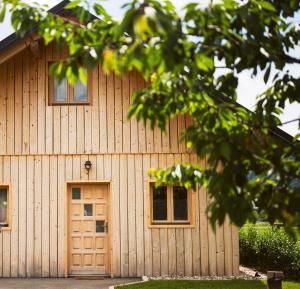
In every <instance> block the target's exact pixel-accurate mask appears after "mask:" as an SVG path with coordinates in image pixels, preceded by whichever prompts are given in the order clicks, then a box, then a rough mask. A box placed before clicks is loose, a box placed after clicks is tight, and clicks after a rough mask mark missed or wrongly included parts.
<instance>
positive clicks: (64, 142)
mask: <svg viewBox="0 0 300 289" xmlns="http://www.w3.org/2000/svg"><path fill="white" fill-rule="evenodd" d="M53 57H55V58H59V57H61V56H60V55H58V54H57V53H56V52H55V51H53V50H52V47H47V48H44V49H43V51H42V57H41V58H40V59H35V58H34V57H33V56H32V55H31V54H30V52H29V50H24V51H22V52H21V53H19V54H18V55H17V56H15V57H14V58H12V59H11V60H9V61H7V62H6V63H4V64H2V65H0V183H4V184H11V188H12V191H11V194H12V210H11V230H5V231H3V232H2V233H0V277H32V276H35V277H62V276H64V256H65V251H64V235H65V232H66V229H67V228H65V226H64V224H65V222H64V217H65V214H64V202H65V185H66V182H67V181H74V180H75V181H80V180H86V181H96V180H98V181H99V180H111V183H112V196H111V200H112V226H113V232H112V236H111V240H112V270H113V272H112V273H113V275H114V276H124V277H127V276H142V275H186V276H194V275H197V276H199V275H233V274H235V275H236V274H238V265H239V251H238V230H237V228H235V227H233V226H232V225H231V224H230V223H229V220H226V222H225V224H224V225H223V226H222V227H219V228H218V229H217V231H216V234H215V233H214V232H213V231H212V230H211V228H210V226H209V224H208V221H207V217H206V214H205V209H206V206H207V203H208V202H209V200H208V197H207V192H206V190H205V189H203V188H199V190H198V191H197V192H195V198H194V200H195V202H194V203H193V208H194V215H195V216H194V217H195V226H194V227H192V228H149V227H148V222H149V220H148V201H149V191H148V190H149V183H148V181H149V176H148V174H147V172H148V170H149V168H151V167H154V168H158V167H167V166H170V165H173V164H174V163H180V162H186V161H191V162H193V163H197V162H198V161H199V160H197V156H196V155H195V154H193V153H191V152H190V151H188V150H187V149H186V145H185V143H184V141H180V139H181V135H180V132H181V130H182V129H184V128H185V126H186V124H188V123H189V121H190V120H189V119H187V118H186V117H185V116H178V117H176V118H174V119H171V120H170V121H169V123H168V132H167V134H162V133H161V131H160V130H159V129H158V128H155V129H154V130H153V131H152V130H151V129H150V128H149V127H144V125H143V124H142V123H137V121H136V120H135V119H132V120H127V111H128V107H129V105H130V101H131V100H132V94H133V93H134V91H136V90H137V89H140V88H142V87H144V86H145V81H144V80H143V79H142V78H141V77H140V76H139V75H138V74H137V73H136V72H132V73H130V74H129V75H127V76H126V77H123V78H120V77H117V76H115V75H114V74H111V75H105V74H104V73H103V71H102V70H101V69H95V70H94V71H93V72H92V86H91V94H92V105H91V106H49V105H48V75H47V73H48V72H47V70H48V63H47V61H49V60H51V59H53ZM86 160H90V161H91V162H92V169H91V171H90V173H89V175H87V174H86V171H85V169H84V166H83V164H84V162H85V161H86ZM202 164H203V165H205V161H202Z"/></svg>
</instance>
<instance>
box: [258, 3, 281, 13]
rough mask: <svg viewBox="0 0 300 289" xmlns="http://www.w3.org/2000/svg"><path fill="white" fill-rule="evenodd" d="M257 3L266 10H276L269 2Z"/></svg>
mask: <svg viewBox="0 0 300 289" xmlns="http://www.w3.org/2000/svg"><path fill="white" fill-rule="evenodd" d="M258 5H259V6H260V7H261V8H263V9H265V10H268V11H272V12H276V11H277V10H276V8H275V7H274V6H273V4H271V2H268V1H261V2H258Z"/></svg>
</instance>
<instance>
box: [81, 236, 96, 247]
mask: <svg viewBox="0 0 300 289" xmlns="http://www.w3.org/2000/svg"><path fill="white" fill-rule="evenodd" d="M83 240H84V241H83V243H84V246H83V248H84V249H94V246H93V243H94V242H93V241H94V237H84V238H83Z"/></svg>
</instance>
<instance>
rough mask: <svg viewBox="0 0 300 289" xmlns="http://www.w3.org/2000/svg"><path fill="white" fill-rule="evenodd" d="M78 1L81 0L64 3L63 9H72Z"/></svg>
mask: <svg viewBox="0 0 300 289" xmlns="http://www.w3.org/2000/svg"><path fill="white" fill-rule="evenodd" d="M80 3H81V0H74V1H72V2H70V3H69V4H68V5H66V6H65V7H64V8H65V9H74V8H75V7H77V6H78V5H79V4H80Z"/></svg>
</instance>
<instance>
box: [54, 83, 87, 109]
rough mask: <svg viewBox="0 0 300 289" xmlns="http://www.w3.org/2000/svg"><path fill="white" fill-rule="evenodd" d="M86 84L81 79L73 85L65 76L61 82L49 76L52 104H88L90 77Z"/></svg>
mask: <svg viewBox="0 0 300 289" xmlns="http://www.w3.org/2000/svg"><path fill="white" fill-rule="evenodd" d="M88 78H89V80H88V85H87V86H85V85H84V84H83V83H82V82H81V81H80V80H79V81H78V82H77V83H76V84H75V85H74V86H72V85H71V84H69V83H68V80H67V78H64V79H63V80H62V81H61V82H60V83H59V82H58V80H56V79H53V77H49V104H51V105H72V104H73V105H80V104H83V105H86V104H90V96H89V94H90V90H91V89H90V88H89V87H90V77H88Z"/></svg>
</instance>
